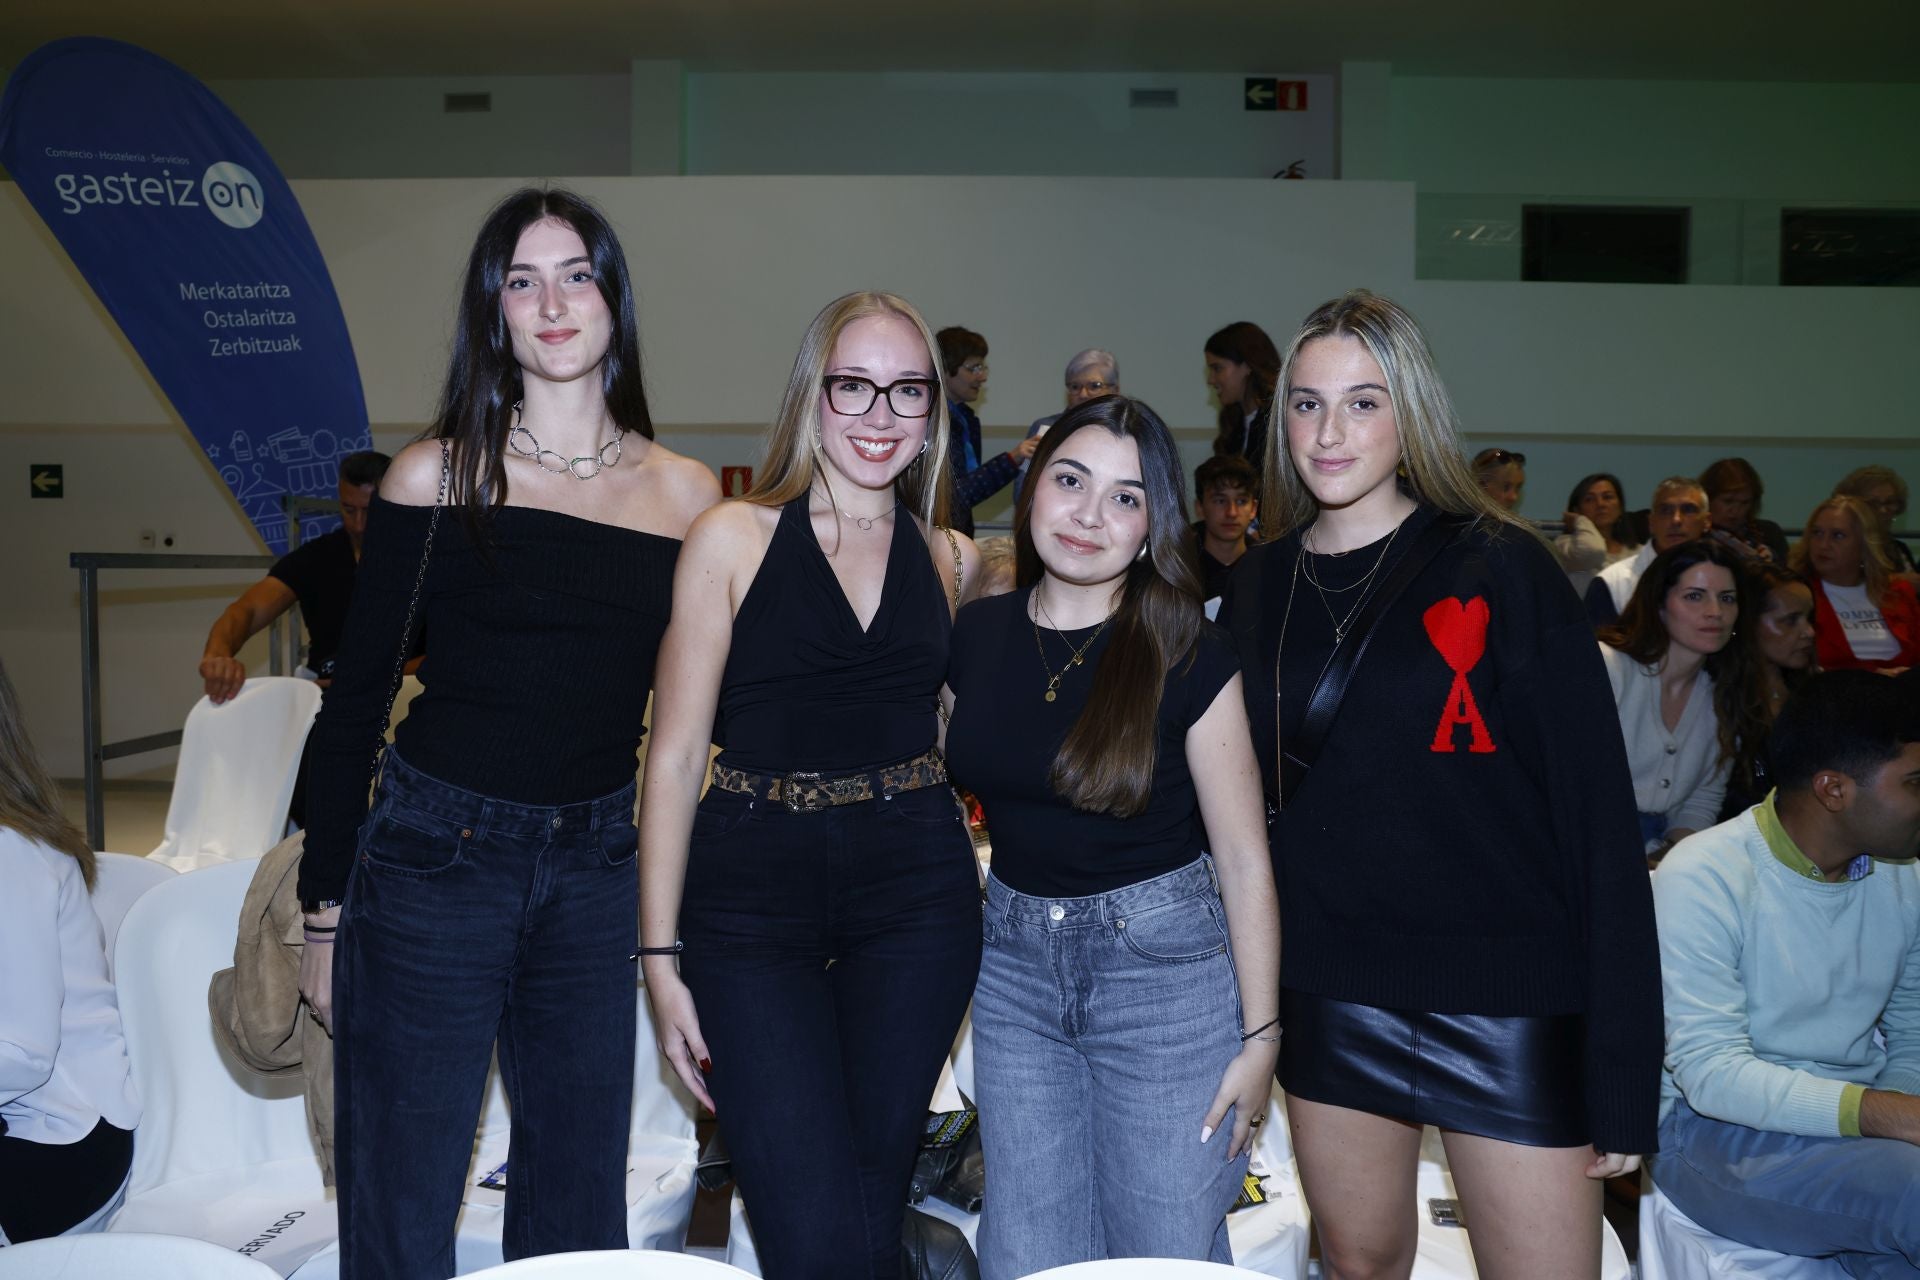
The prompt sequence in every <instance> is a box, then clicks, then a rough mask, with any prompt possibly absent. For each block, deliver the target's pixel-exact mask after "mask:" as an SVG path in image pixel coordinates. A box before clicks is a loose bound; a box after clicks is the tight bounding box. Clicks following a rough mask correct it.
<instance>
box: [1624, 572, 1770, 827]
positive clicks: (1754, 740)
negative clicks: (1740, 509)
mask: <svg viewBox="0 0 1920 1280" xmlns="http://www.w3.org/2000/svg"><path fill="white" fill-rule="evenodd" d="M1746 560H1747V557H1746V556H1745V555H1743V554H1742V553H1741V552H1739V551H1737V550H1735V549H1733V548H1731V547H1728V546H1725V545H1723V544H1722V543H1720V542H1719V541H1718V540H1713V539H1707V538H1701V539H1698V540H1696V541H1693V542H1683V543H1681V544H1680V545H1679V546H1677V547H1670V548H1668V549H1667V550H1666V551H1663V552H1661V553H1660V554H1659V555H1658V556H1655V557H1654V560H1653V563H1652V564H1650V565H1648V566H1647V571H1646V572H1645V573H1644V574H1642V575H1640V581H1639V582H1638V583H1637V584H1636V585H1635V586H1634V589H1633V597H1632V599H1630V600H1629V601H1628V602H1627V611H1626V613H1624V614H1623V615H1621V618H1620V622H1619V625H1618V626H1614V627H1609V628H1607V629H1606V630H1603V631H1602V632H1601V633H1600V640H1601V657H1602V658H1603V659H1604V660H1605V662H1606V664H1607V678H1608V680H1609V681H1610V682H1611V684H1612V685H1613V700H1614V704H1615V705H1616V706H1617V707H1618V708H1619V720H1620V732H1621V736H1622V738H1623V739H1624V741H1625V742H1626V746H1627V765H1628V767H1629V768H1630V769H1631V770H1632V771H1633V792H1634V802H1635V804H1636V805H1637V806H1638V809H1639V813H1640V834H1641V837H1642V839H1643V840H1644V841H1645V842H1646V844H1645V847H1646V849H1647V852H1648V855H1649V856H1651V857H1655V858H1658V857H1661V856H1663V855H1664V854H1665V853H1666V851H1667V850H1668V849H1669V848H1671V847H1672V846H1673V845H1675V844H1677V843H1678V842H1679V841H1681V840H1684V839H1685V838H1686V837H1688V836H1690V835H1692V834H1693V833H1694V832H1695V831H1699V830H1702V829H1704V828H1706V827H1710V826H1712V825H1713V824H1714V823H1715V822H1717V821H1719V814H1720V806H1721V802H1722V801H1723V800H1724V799H1725V796H1726V791H1727V780H1728V779H1729V778H1730V777H1731V776H1733V775H1734V774H1735V773H1738V774H1740V775H1741V776H1743V777H1746V778H1749V779H1750V778H1751V777H1752V773H1753V753H1754V752H1755V751H1757V750H1759V749H1760V744H1761V742H1762V740H1763V739H1764V738H1765V737H1766V733H1767V717H1766V714H1765V699H1766V686H1765V683H1764V681H1763V677H1762V673H1761V670H1760V664H1759V661H1758V656H1757V653H1756V650H1755V646H1754V639H1755V628H1754V625H1753V620H1754V618H1755V616H1756V615H1757V614H1758V612H1759V609H1758V607H1757V604H1756V602H1755V601H1754V598H1753V597H1754V590H1753V585H1752V579H1751V578H1749V577H1748V576H1747V574H1746V573H1744V572H1743V571H1742V570H1743V565H1744V562H1745V561H1746ZM1743 624H1744V626H1745V634H1744V635H1743V634H1741V631H1742V626H1743Z"/></svg>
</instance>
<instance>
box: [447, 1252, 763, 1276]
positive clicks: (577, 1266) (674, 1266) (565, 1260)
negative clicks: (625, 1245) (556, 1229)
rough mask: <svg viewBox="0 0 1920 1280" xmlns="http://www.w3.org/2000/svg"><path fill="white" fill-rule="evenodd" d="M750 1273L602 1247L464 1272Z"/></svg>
mask: <svg viewBox="0 0 1920 1280" xmlns="http://www.w3.org/2000/svg"><path fill="white" fill-rule="evenodd" d="M748 1274H750V1273H748V1272H745V1271H740V1270H738V1269H736V1268H734V1267H730V1266H728V1265H727V1264H726V1263H724V1262H712V1261H709V1260H708V1259H706V1258H696V1257H694V1256H692V1255H691V1254H685V1253H657V1252H655V1251H653V1250H651V1249H603V1250H596V1251H594V1252H591V1253H550V1254H547V1255H545V1256H543V1257H538V1258H522V1259H520V1260H519V1261H518V1262H505V1263H502V1264H501V1265H499V1266H497V1267H488V1268H487V1269H486V1270H485V1271H472V1272H468V1276H469V1280H531V1277H534V1276H554V1277H564V1278H565V1280H724V1278H725V1277H727V1276H744V1275H748Z"/></svg>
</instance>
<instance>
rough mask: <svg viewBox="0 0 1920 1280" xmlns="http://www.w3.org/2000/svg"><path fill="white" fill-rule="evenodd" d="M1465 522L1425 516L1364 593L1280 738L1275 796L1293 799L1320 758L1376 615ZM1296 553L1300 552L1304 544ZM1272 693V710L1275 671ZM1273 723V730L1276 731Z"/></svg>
mask: <svg viewBox="0 0 1920 1280" xmlns="http://www.w3.org/2000/svg"><path fill="white" fill-rule="evenodd" d="M1465 527H1466V522H1465V521H1463V520H1461V519H1459V518H1458V517H1454V516H1435V517H1434V518H1433V519H1432V520H1430V521H1428V522H1427V527H1426V528H1424V529H1422V530H1421V531H1420V533H1419V536H1418V537H1417V538H1415V539H1414V543H1413V545H1412V546H1410V547H1408V548H1407V549H1406V551H1405V552H1403V553H1402V554H1401V556H1400V559H1399V560H1398V562H1396V563H1395V564H1394V566H1393V572H1392V573H1390V574H1388V575H1387V577H1386V579H1385V581H1383V582H1382V583H1381V584H1380V589H1379V590H1378V591H1375V592H1374V593H1373V594H1372V595H1371V596H1369V597H1368V599H1367V603H1366V605H1365V607H1364V608H1362V609H1361V610H1360V616H1359V617H1358V618H1357V619H1355V620H1354V624H1353V629H1352V630H1351V631H1349V632H1347V639H1346V642H1345V643H1344V644H1342V645H1341V646H1340V647H1339V648H1338V649H1336V650H1335V651H1334V655H1333V658H1332V660H1331V661H1329V662H1328V663H1327V669H1326V670H1325V671H1322V672H1321V673H1320V679H1319V681H1318V682H1317V683H1316V684H1315V685H1314V686H1313V696H1312V697H1310V698H1309V699H1308V700H1307V714H1306V716H1305V717H1304V718H1303V719H1302V720H1301V722H1300V732H1299V734H1298V735H1297V736H1296V737H1295V738H1294V740H1293V742H1292V743H1290V744H1289V743H1284V742H1283V743H1282V744H1281V747H1280V801H1281V803H1282V804H1283V805H1284V804H1285V803H1286V802H1287V801H1289V800H1291V799H1293V795H1294V793H1295V792H1296V791H1298V790H1299V789H1300V784H1301V782H1303V781H1304V780H1305V779H1306V776H1307V771H1308V770H1309V769H1311V768H1313V766H1314V762H1315V761H1317V760H1319V758H1320V749H1321V748H1322V747H1324V746H1325V745H1326V743H1327V735H1328V734H1329V733H1331V732H1332V731H1333V720H1334V717H1335V716H1337V715H1338V714H1339V713H1340V703H1341V702H1342V701H1343V700H1345V698H1346V696H1347V687H1348V685H1350V684H1352V682H1353V673H1354V672H1355V671H1356V670H1358V669H1359V666H1360V660H1361V659H1362V658H1364V657H1366V655H1367V646H1368V645H1369V644H1370V643H1372V641H1373V633H1374V632H1375V631H1376V630H1378V629H1379V625H1380V619H1382V618H1383V617H1385V616H1386V614H1387V611H1388V610H1389V609H1391V608H1392V607H1393V604H1394V601H1396V600H1398V599H1399V598H1400V594H1401V593H1402V592H1403V591H1405V590H1406V589H1407V586H1408V584H1410V583H1411V582H1412V581H1413V580H1414V579H1415V578H1417V577H1419V576H1420V572H1421V570H1423V569H1425V568H1426V567H1427V566H1428V565H1430V564H1432V563H1433V560H1434V557H1435V556H1437V555H1439V554H1440V551H1441V548H1443V547H1445V546H1446V545H1447V544H1448V543H1449V542H1451V541H1453V538H1454V535H1455V534H1457V533H1459V532H1460V530H1461V529H1463V528H1465ZM1300 554H1301V555H1305V554H1306V551H1305V549H1304V548H1303V549H1302V550H1301V551H1300ZM1274 688H1275V690H1276V697H1275V698H1274V709H1275V714H1276V715H1277V714H1278V711H1279V706H1280V700H1279V698H1278V696H1277V691H1278V689H1279V676H1278V673H1277V672H1276V673H1275V679H1274ZM1278 732H1279V730H1278V726H1276V727H1275V736H1276V738H1277V737H1278Z"/></svg>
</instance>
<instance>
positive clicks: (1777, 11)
mask: <svg viewBox="0 0 1920 1280" xmlns="http://www.w3.org/2000/svg"><path fill="white" fill-rule="evenodd" d="M4 10H5V11H4V15H0V67H4V66H9V65H12V64H14V63H17V62H18V61H19V60H20V58H21V57H22V56H24V55H25V54H26V53H27V52H28V51H29V50H31V49H33V48H34V47H36V46H37V45H39V44H41V43H43V42H44V41H47V40H52V39H55V38H58V37H60V36H69V35H103V36H112V37H115V38H117V39H122V40H128V41H132V42H133V43H135V44H140V45H144V46H145V47H147V48H149V49H152V50H154V51H155V52H158V53H161V54H163V55H165V56H167V57H169V58H172V59H173V60H175V61H177V62H179V63H181V64H183V65H184V66H186V67H187V68H188V69H189V70H191V71H193V72H195V73H197V74H198V75H200V76H202V77H204V78H209V79H230V78H253V77H259V78H281V77H301V76H323V77H324V76H401V75H445V76H451V75H466V74H486V75H502V74H511V73H516V72H517V73H520V74H552V73H564V72H570V71H571V72H616V71H624V70H625V69H626V67H627V64H628V62H629V61H630V60H631V59H634V58H662V59H679V60H681V61H682V62H683V63H684V64H685V65H686V66H687V67H688V68H689V69H692V70H760V71H764V70H812V71H829V70H837V71H845V70H849V69H853V68H861V67H865V68H870V69H872V70H874V71H875V72H882V71H888V70H895V71H916V70H931V69H944V70H1048V69H1059V70H1092V69H1109V70H1167V71H1179V70H1220V71H1242V70H1245V71H1262V70H1266V71H1308V70H1325V69H1331V68H1332V67H1334V66H1336V65H1337V64H1339V63H1340V62H1342V61H1347V60H1376V61H1385V62H1390V63H1392V64H1393V67H1394V70H1395V72H1396V74H1412V75H1469V76H1555V77H1566V76H1573V77H1622V78H1632V79H1640V78H1645V79H1711V80H1802V81H1819V80H1831V81H1855V82H1873V81H1889V82H1911V81H1915V80H1920V0H1825V2H1824V3H1820V4H1817V5H1815V4H1807V3H1804V2H1801V3H1788V2H1787V0H1474V2H1469V3H1462V2H1455V3H1448V2H1447V0H1344V2H1340V0H1313V2H1312V3H1306V2H1304V0H1180V2H1179V3H1173V2H1171V0H1082V2H1081V3H1077V4H1069V3H1062V2H1061V0H972V3H970V4H959V3H953V2H952V0H946V2H944V3H943V2H938V0H936V3H932V4H927V3H917V4H916V3H903V2H901V0H892V2H884V0H834V2H833V3H801V2H799V0H558V2H557V3H545V4H541V3H529V0H327V2H326V3H318V2H317V0H7V3H6V4H5V6H4Z"/></svg>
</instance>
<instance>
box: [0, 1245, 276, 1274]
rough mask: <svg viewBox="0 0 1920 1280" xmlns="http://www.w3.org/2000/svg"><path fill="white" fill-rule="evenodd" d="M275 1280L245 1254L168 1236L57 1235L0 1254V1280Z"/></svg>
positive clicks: (269, 1271)
mask: <svg viewBox="0 0 1920 1280" xmlns="http://www.w3.org/2000/svg"><path fill="white" fill-rule="evenodd" d="M129 1276H138V1277H140V1280H278V1273H277V1272H276V1271H274V1269H273V1268H272V1267H269V1266H267V1265H266V1264H265V1263H263V1262H258V1261H256V1260H255V1259H253V1258H250V1257H248V1256H247V1255H246V1254H243V1253H235V1252H234V1251H233V1250H232V1249H224V1248H222V1247H220V1246H219V1245H217V1244H209V1243H207V1242H206V1241H205V1240H192V1239H188V1238H187V1237H185V1236H171V1235H134V1234H116V1235H104V1236H102V1235H93V1236H55V1237H54V1238H53V1239H51V1240H34V1241H30V1242H29V1243H27V1244H16V1245H13V1246H11V1247H9V1248H6V1249H0V1280H127V1277H129Z"/></svg>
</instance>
